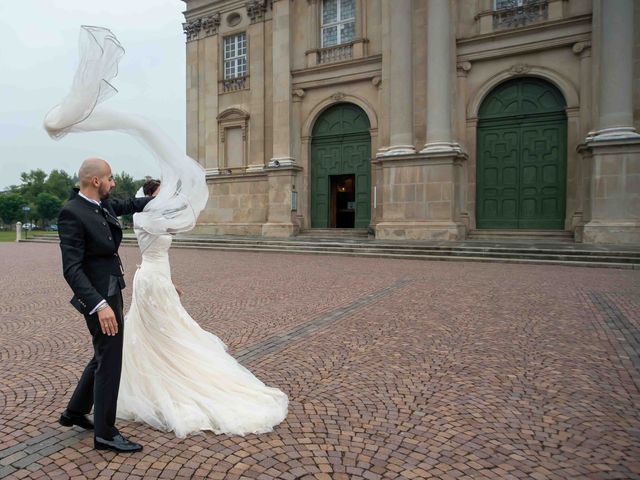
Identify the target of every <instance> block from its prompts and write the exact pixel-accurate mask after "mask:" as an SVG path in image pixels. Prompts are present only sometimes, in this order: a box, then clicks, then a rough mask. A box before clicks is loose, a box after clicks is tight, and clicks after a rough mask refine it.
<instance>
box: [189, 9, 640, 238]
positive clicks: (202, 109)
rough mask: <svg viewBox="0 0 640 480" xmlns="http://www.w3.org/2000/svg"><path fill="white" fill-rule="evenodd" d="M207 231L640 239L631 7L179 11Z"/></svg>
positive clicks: (637, 19)
mask: <svg viewBox="0 0 640 480" xmlns="http://www.w3.org/2000/svg"><path fill="white" fill-rule="evenodd" d="M184 1H185V3H186V7H187V8H186V11H185V23H184V25H183V27H184V31H185V35H186V50H187V54H186V59H187V60H186V63H187V65H186V74H187V151H188V154H189V155H190V156H191V157H193V158H195V159H197V160H198V162H200V163H201V164H202V166H203V167H204V168H205V170H206V173H207V183H208V185H209V189H210V198H209V202H208V205H207V208H206V210H205V211H204V212H203V214H202V215H201V216H200V218H199V223H198V227H197V231H198V232H200V233H211V234H216V235H225V234H228V235H257V236H278V237H289V236H295V235H297V234H298V233H300V232H301V231H308V230H313V229H322V230H324V229H332V228H335V229H355V230H360V231H363V230H366V231H368V232H369V233H370V234H373V235H375V237H376V238H380V239H394V240H403V239H404V240H423V239H442V240H461V239H465V238H467V236H468V235H469V233H470V232H473V231H480V232H482V231H485V230H493V231H513V230H517V231H531V232H539V231H553V230H556V231H561V232H571V234H572V235H573V237H574V239H575V240H576V241H578V242H588V243H640V135H639V134H638V131H639V130H640V32H639V31H638V30H640V29H639V28H636V29H635V31H634V25H636V26H637V25H640V6H639V5H637V4H634V3H635V2H634V1H633V0H616V1H605V0H457V1H454V0H248V1H247V0H184Z"/></svg>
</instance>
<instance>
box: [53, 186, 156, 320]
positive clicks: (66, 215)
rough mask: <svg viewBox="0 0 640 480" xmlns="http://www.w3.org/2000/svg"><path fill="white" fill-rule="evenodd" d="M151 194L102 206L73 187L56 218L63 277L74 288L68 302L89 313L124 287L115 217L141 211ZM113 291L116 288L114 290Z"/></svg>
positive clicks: (109, 201) (119, 240)
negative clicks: (83, 196)
mask: <svg viewBox="0 0 640 480" xmlns="http://www.w3.org/2000/svg"><path fill="white" fill-rule="evenodd" d="M151 200H152V198H150V197H143V198H131V199H128V200H117V199H108V200H104V201H103V202H102V206H103V208H100V207H99V206H98V205H96V204H94V203H92V202H90V201H88V200H86V199H84V198H82V197H81V196H80V195H78V189H77V188H75V189H74V191H73V193H72V194H71V197H70V198H69V200H68V201H67V203H65V204H64V206H63V207H62V210H61V211H60V215H59V217H58V234H59V236H60V250H61V251H62V268H63V271H64V278H65V280H66V281H67V283H68V284H69V286H70V287H71V290H73V298H72V299H71V304H72V305H73V306H74V307H75V308H76V309H77V310H78V311H79V312H80V313H82V314H84V315H88V314H89V312H91V310H93V309H94V308H95V306H96V305H98V303H100V302H101V301H102V300H104V299H106V298H107V297H108V296H112V295H114V294H115V293H118V292H119V291H120V290H121V289H122V288H124V286H125V285H124V270H123V268H122V263H121V262H120V257H119V256H118V247H119V246H120V242H121V241H122V227H121V225H120V222H119V221H118V219H117V218H116V217H118V216H120V215H128V214H131V213H136V212H141V211H142V209H143V208H144V206H145V205H146V204H147V203H149V202H150V201H151ZM114 290H115V291H114Z"/></svg>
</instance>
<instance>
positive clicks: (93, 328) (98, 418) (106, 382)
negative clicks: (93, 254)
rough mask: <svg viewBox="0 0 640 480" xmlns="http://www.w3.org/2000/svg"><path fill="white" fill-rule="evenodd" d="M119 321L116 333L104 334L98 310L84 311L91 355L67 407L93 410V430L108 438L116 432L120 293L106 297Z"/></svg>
mask: <svg viewBox="0 0 640 480" xmlns="http://www.w3.org/2000/svg"><path fill="white" fill-rule="evenodd" d="M106 301H107V303H108V304H109V306H110V307H111V308H112V309H113V312H114V314H115V316H116V320H117V322H118V334H117V335H114V336H112V337H111V336H109V335H105V334H103V333H102V329H101V328H100V322H99V321H98V314H97V313H95V314H93V315H85V317H84V318H85V320H86V322H87V327H88V328H89V332H91V336H92V338H93V358H92V359H91V360H89V363H88V364H87V366H86V367H85V369H84V372H82V376H81V377H80V380H79V381H78V385H77V386H76V389H75V391H74V392H73V395H72V396H71V400H69V405H68V406H67V411H68V412H69V413H70V414H76V415H86V414H88V413H89V412H91V407H92V406H93V407H94V411H93V423H94V425H95V430H94V434H95V436H96V437H101V438H104V439H111V438H113V436H114V435H116V434H117V433H118V430H117V429H116V427H115V423H116V408H117V406H118V390H119V389H120V373H121V371H122V339H123V334H124V331H123V330H124V314H123V311H122V309H123V306H122V293H121V292H118V293H117V294H116V295H114V296H112V297H107V298H106Z"/></svg>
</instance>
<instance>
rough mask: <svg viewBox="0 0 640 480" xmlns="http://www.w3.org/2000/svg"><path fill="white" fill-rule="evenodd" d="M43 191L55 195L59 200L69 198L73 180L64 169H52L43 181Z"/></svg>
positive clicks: (73, 184)
mask: <svg viewBox="0 0 640 480" xmlns="http://www.w3.org/2000/svg"><path fill="white" fill-rule="evenodd" d="M44 186H45V190H44V191H45V192H47V193H50V194H52V195H55V196H56V197H58V198H59V199H60V200H66V199H67V198H69V194H70V193H71V189H72V188H73V187H74V186H75V182H74V181H73V179H72V178H71V177H70V176H69V174H68V173H67V172H65V171H64V170H52V171H51V173H49V176H48V177H47V180H46V181H45V182H44Z"/></svg>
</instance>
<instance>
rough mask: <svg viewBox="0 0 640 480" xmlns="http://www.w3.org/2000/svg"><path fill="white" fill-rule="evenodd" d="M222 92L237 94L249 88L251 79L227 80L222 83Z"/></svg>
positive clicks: (246, 77)
mask: <svg viewBox="0 0 640 480" xmlns="http://www.w3.org/2000/svg"><path fill="white" fill-rule="evenodd" d="M221 84H222V91H221V92H220V93H227V92H237V91H238V90H246V89H247V88H249V77H248V76H244V77H235V78H227V79H225V80H222V81H221Z"/></svg>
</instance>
